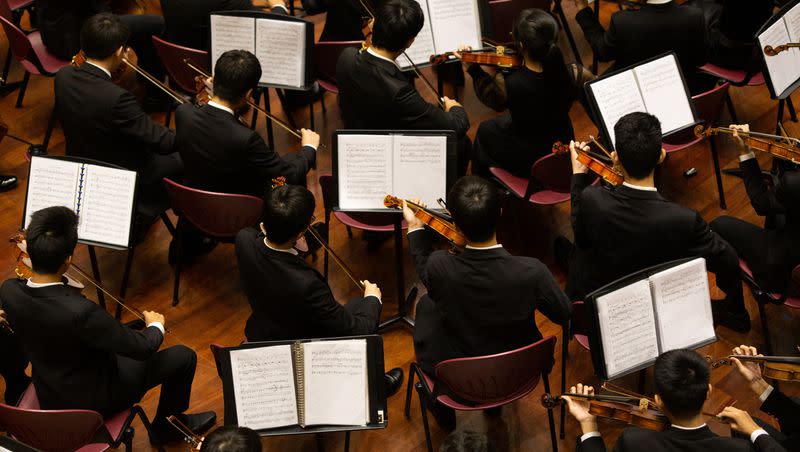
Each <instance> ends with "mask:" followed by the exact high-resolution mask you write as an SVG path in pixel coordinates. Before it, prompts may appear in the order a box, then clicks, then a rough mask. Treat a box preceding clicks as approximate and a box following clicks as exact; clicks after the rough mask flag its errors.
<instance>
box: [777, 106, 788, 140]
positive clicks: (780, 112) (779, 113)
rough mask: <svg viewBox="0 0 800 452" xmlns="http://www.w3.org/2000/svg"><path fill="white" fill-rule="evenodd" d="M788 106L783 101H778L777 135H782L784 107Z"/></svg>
mask: <svg viewBox="0 0 800 452" xmlns="http://www.w3.org/2000/svg"><path fill="white" fill-rule="evenodd" d="M785 104H786V102H784V100H783V99H781V100H779V101H778V119H777V121H776V122H775V135H780V134H781V127H780V126H781V122H783V107H784V105H785Z"/></svg>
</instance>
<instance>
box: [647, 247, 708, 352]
mask: <svg viewBox="0 0 800 452" xmlns="http://www.w3.org/2000/svg"><path fill="white" fill-rule="evenodd" d="M650 282H651V287H652V293H653V300H654V302H655V303H654V304H655V312H656V325H657V326H658V333H659V338H660V344H661V352H662V353H663V352H666V351H669V350H674V349H676V348H687V347H691V346H694V345H696V344H699V343H701V342H704V341H707V340H710V339H713V338H715V337H716V334H715V333H714V321H713V318H712V316H711V292H710V291H709V289H708V274H707V273H706V261H705V259H703V258H700V259H695V260H693V261H690V262H687V263H685V264H682V265H678V266H676V267H673V268H670V269H668V270H665V271H663V272H659V273H656V274H655V275H652V276H650Z"/></svg>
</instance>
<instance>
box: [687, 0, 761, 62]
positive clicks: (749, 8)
mask: <svg viewBox="0 0 800 452" xmlns="http://www.w3.org/2000/svg"><path fill="white" fill-rule="evenodd" d="M687 3H689V4H692V5H695V6H698V7H700V8H702V9H703V10H704V13H705V17H706V25H707V26H708V38H709V49H710V51H709V54H708V61H709V62H710V63H714V64H717V65H719V66H722V67H724V68H729V69H740V70H748V69H752V66H754V63H756V64H757V65H758V70H760V69H761V67H760V66H761V58H760V51H759V49H758V45H757V42H756V38H755V36H756V33H757V32H758V30H759V29H760V28H761V26H762V25H764V23H765V22H766V21H767V20H768V19H769V18H770V16H772V12H773V10H774V9H775V2H750V1H747V0H692V1H690V2H687Z"/></svg>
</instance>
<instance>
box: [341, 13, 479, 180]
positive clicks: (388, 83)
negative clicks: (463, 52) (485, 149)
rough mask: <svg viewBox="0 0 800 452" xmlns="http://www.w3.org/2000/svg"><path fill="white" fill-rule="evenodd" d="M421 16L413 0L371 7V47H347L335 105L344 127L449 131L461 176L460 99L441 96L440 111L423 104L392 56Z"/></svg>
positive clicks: (464, 156) (465, 122)
mask: <svg viewBox="0 0 800 452" xmlns="http://www.w3.org/2000/svg"><path fill="white" fill-rule="evenodd" d="M424 21H425V16H424V15H423V13H422V8H421V7H420V6H419V4H418V3H417V2H416V1H415V0H388V1H386V2H385V3H383V4H382V5H380V6H379V7H378V8H377V10H376V11H375V21H374V25H373V27H372V45H371V46H370V47H369V48H368V49H367V50H366V51H363V52H359V51H357V50H356V49H352V48H350V49H345V50H344V52H342V54H341V56H340V57H339V61H338V63H337V66H336V80H337V81H338V83H339V106H340V107H341V109H342V116H343V117H344V123H345V127H346V128H348V129H423V130H430V129H440V130H453V131H455V132H456V135H457V137H458V138H459V165H458V171H459V174H465V173H466V169H467V162H468V160H469V148H470V142H469V138H467V136H466V134H467V130H468V129H469V119H468V118H467V112H466V111H465V110H464V108H463V107H462V106H461V104H459V103H458V102H456V101H454V100H451V99H449V98H447V97H444V98H442V101H443V103H444V109H441V108H439V107H437V106H436V105H433V104H430V103H428V102H426V101H425V100H424V99H423V98H422V96H420V94H419V93H418V92H417V90H416V88H415V87H414V85H413V84H412V83H411V82H409V80H408V78H407V77H406V75H405V74H404V73H403V71H401V70H400V68H399V67H398V66H397V63H396V61H395V60H397V58H398V57H399V56H400V55H401V54H402V53H403V52H404V51H405V50H406V49H408V48H409V47H410V46H411V44H413V43H414V39H415V38H416V36H417V34H418V33H419V32H420V30H421V29H422V26H423V24H424Z"/></svg>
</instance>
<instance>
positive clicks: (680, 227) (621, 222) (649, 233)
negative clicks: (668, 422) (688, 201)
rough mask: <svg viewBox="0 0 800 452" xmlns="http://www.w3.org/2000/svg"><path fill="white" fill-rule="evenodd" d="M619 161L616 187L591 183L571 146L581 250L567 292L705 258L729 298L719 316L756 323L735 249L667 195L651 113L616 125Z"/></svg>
mask: <svg viewBox="0 0 800 452" xmlns="http://www.w3.org/2000/svg"><path fill="white" fill-rule="evenodd" d="M614 134H615V136H616V149H617V150H616V152H612V153H611V158H612V159H613V161H614V165H615V166H617V167H618V168H620V170H621V171H622V174H623V175H624V177H625V182H624V183H623V185H622V186H620V187H618V188H617V189H616V190H607V189H605V188H603V187H599V186H591V184H592V182H593V180H594V179H595V178H594V177H593V176H591V175H590V174H588V168H587V167H586V166H585V165H583V164H582V163H580V162H578V161H577V159H576V155H577V154H576V152H575V150H576V149H577V148H583V149H585V150H588V146H586V145H585V144H584V143H571V145H570V148H571V150H572V174H573V176H572V230H573V232H574V235H575V245H576V249H575V251H574V253H573V256H572V261H571V263H570V267H569V275H568V277H567V285H566V291H567V294H568V295H569V296H570V297H571V298H572V299H573V300H582V299H583V298H584V297H585V296H586V295H587V294H588V293H590V292H592V291H593V290H595V289H598V288H600V287H602V286H604V285H606V284H608V283H610V282H612V281H614V280H616V279H618V278H621V277H623V276H625V275H628V274H631V273H634V272H636V271H639V270H642V269H644V268H647V267H651V266H653V265H657V264H660V263H663V262H668V261H672V260H675V259H681V258H685V257H693V256H700V257H704V258H705V259H706V262H707V265H708V269H709V271H711V272H713V273H715V274H716V283H717V286H718V287H719V288H720V289H722V290H723V291H724V292H725V294H726V296H727V297H726V299H725V301H719V302H713V303H712V304H711V306H712V308H713V311H714V321H715V323H717V324H720V325H723V326H725V327H728V328H731V329H733V330H735V331H742V332H746V331H749V330H750V316H749V314H748V313H747V310H746V309H745V306H744V297H743V295H742V283H741V280H740V276H739V260H738V257H737V255H736V251H735V250H734V248H733V247H731V246H730V245H729V244H728V243H727V242H726V241H725V240H723V239H722V238H721V237H720V236H718V235H717V234H715V233H714V232H713V231H712V230H711V229H709V227H708V224H706V222H705V221H704V220H703V218H702V217H701V216H700V214H699V213H697V212H695V211H693V210H691V209H687V208H685V207H682V206H680V205H678V204H675V203H672V202H669V201H667V200H666V199H664V198H662V197H661V195H660V194H659V193H658V190H657V189H656V187H655V180H654V175H653V174H654V171H655V168H656V165H658V164H659V163H661V161H663V160H664V158H665V157H666V153H665V151H664V150H663V149H662V147H661V125H660V123H659V121H658V118H656V117H655V116H653V115H650V114H647V113H630V114H628V115H625V116H623V117H622V118H621V119H620V120H619V121H618V122H617V124H616V125H615V126H614Z"/></svg>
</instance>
